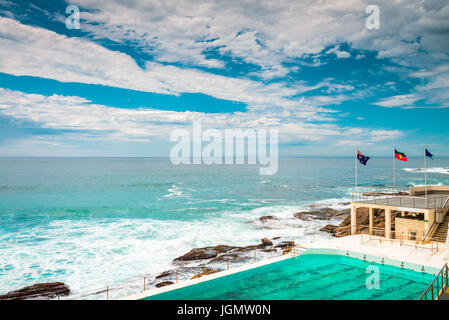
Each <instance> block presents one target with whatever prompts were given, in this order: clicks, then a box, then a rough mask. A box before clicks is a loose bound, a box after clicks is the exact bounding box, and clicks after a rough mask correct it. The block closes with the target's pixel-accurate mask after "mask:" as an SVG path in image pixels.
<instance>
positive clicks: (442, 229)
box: [433, 213, 449, 242]
mask: <svg viewBox="0 0 449 320" xmlns="http://www.w3.org/2000/svg"><path fill="white" fill-rule="evenodd" d="M448 224H449V214H447V213H446V216H445V217H444V221H443V222H442V223H440V225H439V226H438V228H437V229H436V230H435V233H434V234H433V239H435V240H436V241H438V242H446V237H447V229H448Z"/></svg>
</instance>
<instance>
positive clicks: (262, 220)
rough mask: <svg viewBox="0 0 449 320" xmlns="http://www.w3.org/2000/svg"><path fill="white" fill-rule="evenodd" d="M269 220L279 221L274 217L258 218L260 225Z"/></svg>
mask: <svg viewBox="0 0 449 320" xmlns="http://www.w3.org/2000/svg"><path fill="white" fill-rule="evenodd" d="M269 220H279V218H277V217H275V216H262V217H260V218H259V221H260V222H262V223H264V222H266V221H269Z"/></svg>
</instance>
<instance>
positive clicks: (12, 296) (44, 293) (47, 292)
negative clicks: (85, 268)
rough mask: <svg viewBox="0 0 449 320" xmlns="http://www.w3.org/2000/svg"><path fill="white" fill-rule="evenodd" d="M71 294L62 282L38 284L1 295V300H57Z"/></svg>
mask: <svg viewBox="0 0 449 320" xmlns="http://www.w3.org/2000/svg"><path fill="white" fill-rule="evenodd" d="M69 293H70V288H69V286H68V285H66V284H64V283H62V282H50V283H37V284H35V285H32V286H28V287H25V288H22V289H20V290H16V291H11V292H8V293H7V294H5V295H1V296H0V300H24V299H36V298H55V297H57V296H67V295H68V294H69Z"/></svg>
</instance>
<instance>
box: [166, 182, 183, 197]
mask: <svg viewBox="0 0 449 320" xmlns="http://www.w3.org/2000/svg"><path fill="white" fill-rule="evenodd" d="M167 191H168V192H169V193H168V194H166V195H165V196H164V198H173V197H181V196H183V193H182V191H181V188H180V187H178V186H177V185H176V184H172V185H171V186H170V188H168V190H167Z"/></svg>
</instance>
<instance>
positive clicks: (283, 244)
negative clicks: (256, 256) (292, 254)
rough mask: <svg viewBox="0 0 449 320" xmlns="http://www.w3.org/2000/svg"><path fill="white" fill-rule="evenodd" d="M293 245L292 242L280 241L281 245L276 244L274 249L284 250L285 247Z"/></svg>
mask: <svg viewBox="0 0 449 320" xmlns="http://www.w3.org/2000/svg"><path fill="white" fill-rule="evenodd" d="M294 245H295V242H294V241H282V242H281V243H278V244H277V245H276V246H275V248H286V247H293V246H294Z"/></svg>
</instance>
